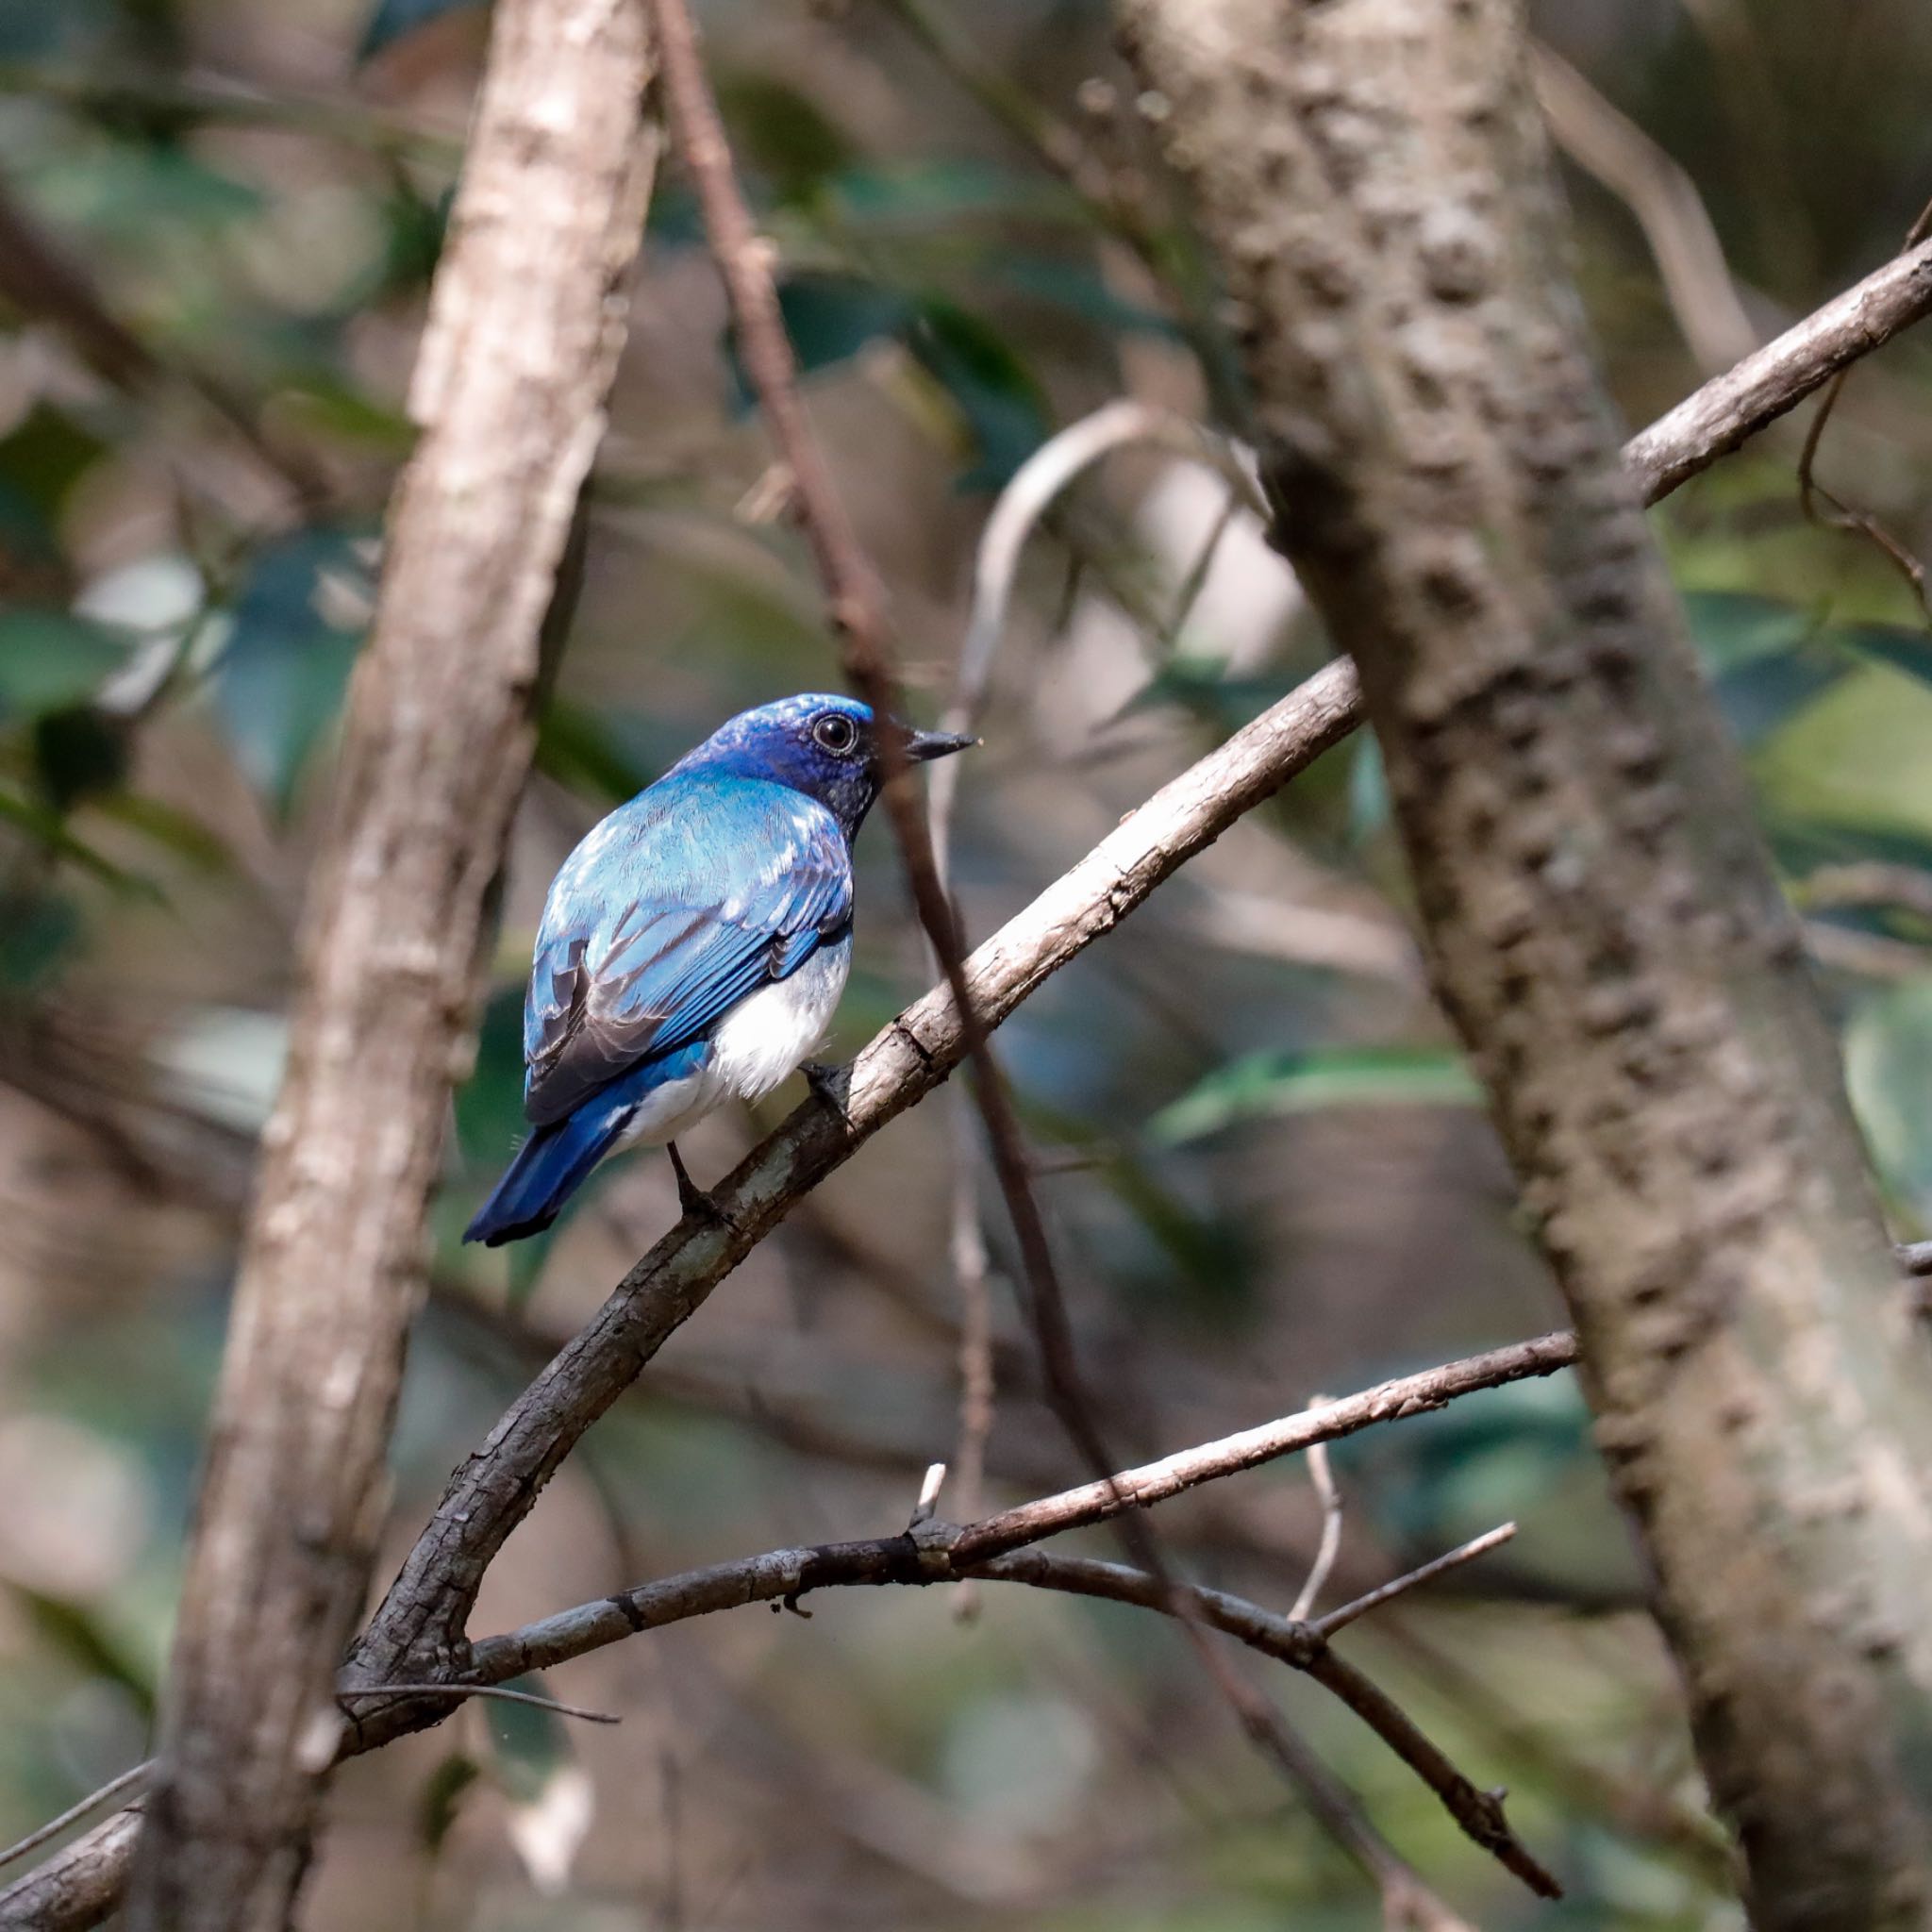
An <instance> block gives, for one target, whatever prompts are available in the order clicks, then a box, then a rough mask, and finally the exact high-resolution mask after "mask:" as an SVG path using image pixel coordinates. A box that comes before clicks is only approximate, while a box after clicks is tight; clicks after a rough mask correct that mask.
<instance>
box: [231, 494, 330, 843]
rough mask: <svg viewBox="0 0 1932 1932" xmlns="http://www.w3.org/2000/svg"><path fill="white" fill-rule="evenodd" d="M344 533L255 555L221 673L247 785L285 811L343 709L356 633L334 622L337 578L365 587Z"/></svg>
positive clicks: (285, 543) (287, 542) (308, 536)
mask: <svg viewBox="0 0 1932 1932" xmlns="http://www.w3.org/2000/svg"><path fill="white" fill-rule="evenodd" d="M352 544H353V540H352V538H351V537H350V535H349V534H348V533H347V532H345V531H341V530H332V529H312V530H302V531H298V532H296V533H295V534H294V535H293V536H291V537H285V538H282V539H280V540H278V541H275V542H273V543H270V544H268V545H266V546H265V547H264V548H263V549H262V550H260V551H259V552H258V553H257V555H256V558H255V559H254V561H253V563H252V564H251V565H250V567H249V571H248V575H247V576H246V578H245V579H244V581H243V583H242V592H241V595H240V597H239V598H238V599H237V600H236V603H235V608H234V611H233V628H232V630H231V631H230V633H229V638H228V643H227V648H226V649H225V651H224V652H223V653H222V657H221V659H220V662H219V663H218V664H217V665H216V667H215V675H214V680H213V687H214V700H215V708H216V710H217V711H218V713H219V714H220V716H221V719H222V722H223V724H225V726H226V728H227V732H228V736H229V738H230V740H231V741H233V743H234V746H235V752H236V756H237V758H239V759H240V761H241V764H242V769H243V770H244V771H245V772H246V773H247V774H248V776H249V777H250V779H251V780H252V781H253V782H254V783H255V785H256V786H257V787H258V789H259V790H260V791H261V792H262V793H263V794H264V795H265V796H266V797H267V798H268V799H269V800H270V801H271V803H272V804H273V805H274V806H275V808H276V809H277V810H278V811H280V812H283V813H284V814H286V813H287V811H288V810H289V808H290V807H291V803H292V802H293V798H294V794H295V788H296V785H297V783H298V782H299V780H300V778H301V775H302V772H303V768H304V766H305V765H306V764H307V762H308V758H309V755H310V754H311V752H312V751H313V750H314V748H315V746H316V744H317V742H318V741H319V740H320V739H321V737H322V735H323V733H324V732H325V731H326V730H327V729H328V728H329V727H330V726H331V725H332V724H334V723H335V720H336V716H337V714H338V712H339V711H340V710H341V704H342V697H343V693H344V692H345V691H346V690H347V689H348V682H349V671H350V667H351V666H352V665H353V664H354V662H355V658H356V653H357V651H358V648H359V647H360V644H361V634H360V632H359V631H356V630H351V629H347V628H344V627H342V626H341V625H338V624H335V623H333V622H331V621H330V618H329V617H328V616H327V615H325V611H324V608H323V599H324V597H325V593H326V590H327V588H328V585H329V583H330V581H331V579H332V578H335V579H340V580H345V581H347V582H348V583H350V584H351V585H354V586H356V587H358V589H359V588H363V587H366V583H367V571H366V568H365V566H364V565H363V564H362V563H361V562H360V560H359V559H358V558H357V556H356V554H355V551H354V549H353V547H352Z"/></svg>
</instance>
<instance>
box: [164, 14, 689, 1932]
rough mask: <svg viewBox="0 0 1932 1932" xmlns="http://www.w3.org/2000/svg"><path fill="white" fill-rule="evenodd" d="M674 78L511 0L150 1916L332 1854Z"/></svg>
mask: <svg viewBox="0 0 1932 1932" xmlns="http://www.w3.org/2000/svg"><path fill="white" fill-rule="evenodd" d="M647 79H648V72H647V55H646V39H645V30H644V22H643V14H642V8H641V0H502V4H500V5H499V6H498V8H497V10H496V19H495V25H494V28H493V33H492V39H491V52H490V59H489V66H488V71H487V74H486V76H485V80H484V84H483V89H482V93H481V97H480V100H479V104H478V108H477V114H476V123H475V132H474V137H473V140H472V142H471V147H470V152H469V157H468V159H467V162H466V165H465V169H464V174H463V182H462V187H461V190H460V192H459V194H458V201H457V207H456V213H455V218H454V222H453V225H452V231H451V238H450V241H449V243H448V245H447V248H446V250H445V253H444V257H443V259H442V262H441V266H440V267H439V269H438V272H437V276H436V283H435V289H434V293H433V297H432V301H431V305H430V315H429V321H428V325H427V328H426V331H425V337H424V341H423V347H422V351H421V355H420V358H419V361H418V365H417V370H416V377H415V384H414V390H413V393H412V397H411V407H412V411H413V413H414V415H415V417H416V420H417V421H418V422H419V423H420V424H421V425H422V427H423V436H422V441H421V442H420V444H419V446H418V448H417V451H416V453H415V456H414V458H413V459H412V460H411V462H410V464H409V466H408V469H407V470H406V472H405V473H404V476H403V479H402V482H401V486H400V488H399V490H398V491H397V494H396V498H395V502H394V504H393V506H392V508H391V518H390V525H389V540H388V558H387V563H386V567H385V570H384V573H383V583H382V591H381V596H380V601H379V606H378V609H377V612H376V619H375V631H374V635H373V637H372V639H371V641H370V645H369V648H368V650H367V652H366V654H365V656H364V659H363V661H362V663H361V665H360V666H359V668H358V674H357V678H356V682H355V688H354V693H353V697H352V700H351V705H350V709H349V716H348V723H347V727H346V733H345V738H344V743H343V752H342V762H341V775H340V778H339V781H338V789H339V798H338V804H337V809H336V815H335V818H334V821H333V824H332V825H331V828H330V832H329V835H328V837H327V840H326V841H325V849H324V852H323V854H322V857H321V859H320V861H319V864H318V870H317V875H316V882H315V885H314V888H313V891H312V893H311V897H310V901H309V905H308V910H307V914H306V918H305V922H304V928H303V938H302V944H301V955H300V991H299V993H298V996H297V1001H296V1007H295V1017H294V1023H293V1029H292V1041H291V1058H290V1066H289V1072H288V1075H287V1078H286V1081H285V1083H284V1086H283V1091H282V1095H281V1099H280V1101H279V1103H278V1105H277V1107H276V1109H275V1117H274V1118H273V1119H272V1120H271V1122H270V1123H269V1125H268V1127H267V1130H266V1132H265V1134H264V1136H263V1145H264V1159H263V1166H262V1171H261V1174H260V1179H259V1182H258V1191H257V1196H256V1201H255V1205H254V1208H253V1210H252V1212H251V1215H250V1219H249V1224H248V1228H247V1232H246V1238H245V1241H244V1245H243V1252H242V1266H241V1274H240V1278H239V1281H238V1285H237V1291H236V1302H235V1312H234V1317H233V1323H232V1326H231V1331H230V1336H229V1343H228V1350H227V1356H226V1359H225V1363H224V1366H223V1374H222V1382H221V1387H220V1390H219V1392H218V1394H217V1398H216V1407H215V1416H214V1421H213V1424H212V1432H211V1441H210V1446H209V1451H208V1468H207V1473H206V1475H205V1477H204V1481H203V1488H202V1495H201V1503H200V1508H199V1513H198V1518H197V1522H196V1526H195V1534H194V1538H193V1544H192V1552H191V1557H190V1564H189V1572H188V1577H187V1583H186V1589H185V1592H184V1596H183V1601H182V1607H181V1620H180V1625H179V1630H178V1634H177V1637H176V1641H175V1653H174V1659H173V1666H172V1670H171V1674H170V1679H169V1687H168V1694H167V1698H166V1703H165V1707H164V1718H163V1725H162V1735H161V1767H160V1775H159V1779H158V1783H157V1785H156V1788H155V1790H154V1791H153V1794H152V1796H151V1798H150V1800H149V1804H148V1820H149V1824H148V1828H147V1829H146V1830H145V1831H144V1832H143V1833H142V1845H141V1851H140V1854H139V1857H137V1861H136V1871H135V1882H134V1887H133V1894H132V1899H131V1902H130V1903H131V1915H132V1920H133V1923H134V1924H136V1925H137V1926H141V1927H144V1928H161V1927H166V1928H169V1932H175V1928H180V1927H208V1928H214V1927H221V1928H224V1932H229V1928H242V1927H274V1926H279V1925H281V1924H284V1923H285V1921H286V1919H287V1917H288V1915H289V1912H290V1910H291V1906H292V1902H293V1898H294V1894H295V1890H296V1887H297V1885H298V1883H299V1880H300V1876H301V1872H302V1868H303V1865H304V1863H305V1861H306V1858H307V1856H308V1840H309V1837H310V1833H311V1829H312V1823H313V1818H314V1813H315V1807H316V1804H317V1801H318V1799H319V1796H320V1791H321V1785H322V1781H323V1777H324V1774H325V1771H326V1769H327V1767H328V1765H329V1763H330V1762H331V1760H332V1759H333V1757H335V1753H336V1747H337V1743H338V1740H339V1736H340V1732H341V1717H340V1714H339V1713H338V1711H337V1708H336V1706H335V1703H334V1701H333V1698H332V1696H331V1687H332V1683H333V1678H334V1674H335V1671H336V1668H337V1666H338V1664H339V1662H340V1660H341V1654H342V1649H343V1646H344V1645H345V1643H346V1642H347V1641H348V1639H349V1636H350V1634H351V1631H352V1629H353V1627H354V1623H355V1619H356V1616H357V1613H358V1610H359V1609H360V1607H361V1605H362V1601H363V1596H364V1592H365V1591H366V1589H367V1585H368V1575H369V1565H370V1560H371V1556H372V1552H373V1547H374V1543H375V1536H376V1532H377V1529H378V1527H379V1525H380V1524H381V1521H382V1516H383V1512H384V1507H385V1505H386V1502H387V1489H386V1477H385V1473H384V1456H385V1452H386V1448H387V1444H388V1439H389V1432H390V1425H391V1417H392V1413H393V1410H394V1406H395V1398H396V1389H397V1383H398V1380H399V1377H400V1374H401V1367H402V1356H403V1343H404V1338H405V1334H406V1332H407V1329H408V1323H409V1319H410V1316H411V1314H412V1313H413V1312H414V1310H415V1307H416V1306H417V1302H418V1299H419V1295H420V1292H421V1289H422V1282H423V1261H424V1256H423V1248H424V1215H425V1206H426V1203H427V1200H428V1195H429V1191H430V1188H431V1186H432V1184H433V1182H434V1180H435V1178H436V1174H437V1171H438V1166H439V1160H440V1155H441V1143H442V1135H443V1124H444V1119H445V1116H446V1114H447V1111H448V1105H449V1093H450V1088H451V1085H452V1082H453V1081H454V1080H455V1079H456V1078H457V1077H458V1075H460V1074H461V1073H462V1072H463V1071H464V1069H465V1067H466V1065H467V1062H468V1058H469V1055H470V1052H471V1035H470V1024H469V1022H470V1011H471V1007H472V1004H473V1000H472V995H473V991H474V981H475V955H476V951H477V941H478V937H479V933H480V931H481V926H482V918H483V907H484V900H485V893H486V891H487V889H488V887H489V884H490V881H491V876H492V875H493V874H494V873H495V871H496V868H497V866H498V864H499V863H500V861H501V858H502V853H503V847H504V841H505V838H506V835H507V832H508V824H509V818H510V814H511V811H512V809H513V808H514V806H515V802H516V797H517V793H518V791H519V789H520V787H521V784H522V781H523V777H524V774H525V768H526V766H527V763H528V758H529V749H530V739H531V732H530V725H529V722H528V718H527V710H528V705H527V698H528V694H529V691H530V688H531V685H532V682H533V680H534V677H535V675H536V671H537V661H538V635H539V629H540V626H541V622H542V618H543V614H544V609H545V607H546V604H547V603H548V600H549V598H550V594H551V588H552V582H553V578H554V575H555V572H556V568H557V564H558V558H559V556H560V555H561V552H562V548H563V544H564V541H565V536H566V533H567V530H568V528H569V525H570V520H571V511H572V506H573V503H574V501H575V495H576V491H577V488H578V485H579V483H580V482H581V481H582V478H583V475H584V474H585V471H586V470H587V468H588V466H589V463H590V459H591V452H592V451H593V449H594V447H595V445H596V441H597V439H598V436H599V433H600V430H601V427H602V420H603V417H602V411H603V402H604V395H605V391H606V389H607V388H608V383H609V379H610V375H611V371H612V368H613V365H614V363H615V360H616V357H617V352H618V349H619V347H620V346H621V344H622V341H623V337H624V306H623V300H622V293H623V289H624V286H625V279H626V276H627V273H628V270H629V267H630V264H631V261H632V258H633V257H634V255H635V253H636V249H637V245H638V240H639V235H640V232H641V225H642V221H643V213H644V204H645V198H646V195H647V192H648V187H649V181H650V175H651V167H652V160H653V158H654V153H655V148H654V143H653V142H652V140H651V138H650V137H649V135H648V133H647V131H646V128H645V125H644V122H643V118H642V110H643V101H644V90H645V85H646V81H647Z"/></svg>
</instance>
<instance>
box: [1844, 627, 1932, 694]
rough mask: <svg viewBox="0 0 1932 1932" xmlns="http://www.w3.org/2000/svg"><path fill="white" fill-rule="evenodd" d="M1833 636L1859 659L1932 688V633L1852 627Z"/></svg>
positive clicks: (1905, 629) (1845, 628)
mask: <svg viewBox="0 0 1932 1932" xmlns="http://www.w3.org/2000/svg"><path fill="white" fill-rule="evenodd" d="M1832 634H1833V636H1834V637H1836V638H1837V639H1839V641H1840V642H1841V643H1842V644H1843V645H1844V647H1845V648H1846V649H1847V650H1848V651H1851V652H1854V653H1855V654H1856V655H1857V656H1858V657H1860V658H1867V659H1872V660H1874V661H1876V662H1878V663H1880V664H1890V666H1891V667H1892V669H1893V670H1894V671H1903V672H1904V673H1905V674H1906V675H1907V677H1915V678H1917V679H1918V680H1919V682H1920V683H1921V684H1932V633H1928V632H1926V631H1925V630H1924V629H1923V628H1919V627H1915V626H1913V625H1904V624H1848V625H1839V626H1837V627H1836V628H1835V629H1834V631H1833V633H1832Z"/></svg>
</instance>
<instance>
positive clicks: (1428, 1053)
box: [1147, 1046, 1483, 1147]
mask: <svg viewBox="0 0 1932 1932" xmlns="http://www.w3.org/2000/svg"><path fill="white" fill-rule="evenodd" d="M1482 1097H1483V1096H1482V1090H1481V1089H1480V1088H1479V1087H1478V1086H1477V1085H1476V1083H1475V1081H1474V1078H1473V1077H1472V1075H1471V1074H1470V1072H1469V1069H1468V1068H1467V1067H1466V1066H1465V1065H1464V1064H1463V1062H1462V1059H1461V1057H1460V1056H1459V1055H1457V1054H1456V1053H1454V1052H1452V1051H1451V1050H1450V1049H1448V1048H1447V1047H1425V1046H1418V1047H1406V1046H1391V1047H1382V1046H1362V1047H1341V1048H1324V1049H1321V1050H1318V1051H1316V1052H1313V1053H1258V1054H1250V1055H1248V1056H1247V1057H1246V1058H1243V1059H1239V1060H1237V1061H1235V1062H1234V1064H1233V1065H1232V1066H1227V1067H1223V1068H1220V1069H1219V1070H1218V1071H1216V1072H1215V1073H1212V1074H1208V1077H1207V1078H1206V1079H1205V1080H1203V1081H1201V1082H1200V1084H1199V1085H1198V1086H1196V1087H1194V1088H1193V1089H1191V1091H1189V1092H1187V1093H1184V1094H1183V1095H1182V1096H1181V1097H1180V1098H1179V1099H1178V1100H1176V1101H1174V1102H1173V1103H1171V1104H1170V1105H1169V1106H1167V1107H1164V1108H1161V1110H1160V1111H1159V1112H1158V1114H1156V1115H1155V1116H1154V1118H1153V1120H1152V1121H1150V1122H1149V1123H1148V1125H1147V1133H1148V1137H1149V1139H1151V1140H1153V1141H1157V1142H1158V1143H1159V1144H1161V1145H1164V1146H1169V1147H1177V1146H1180V1145H1182V1144H1184V1143H1185V1142H1187V1141H1199V1140H1204V1139H1205V1138H1206V1137H1207V1136H1208V1135H1209V1134H1216V1133H1219V1132H1220V1131H1221V1130H1222V1129H1223V1128H1224V1127H1227V1126H1231V1125H1233V1124H1235V1123H1236V1122H1237V1121H1244V1120H1257V1119H1266V1118H1268V1117H1270V1116H1274V1115H1279V1114H1291V1113H1306V1112H1308V1111H1310V1110H1311V1109H1313V1108H1324V1107H1476V1106H1479V1105H1480V1104H1481V1102H1482Z"/></svg>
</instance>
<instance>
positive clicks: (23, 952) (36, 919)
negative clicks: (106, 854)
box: [0, 798, 85, 992]
mask: <svg viewBox="0 0 1932 1932" xmlns="http://www.w3.org/2000/svg"><path fill="white" fill-rule="evenodd" d="M5 802H6V801H5V799H4V798H0V807H4V805H5ZM84 930H85V928H84V926H83V924H82V921H81V916H80V908H78V907H77V906H76V905H75V903H74V901H73V900H72V899H70V898H68V897H67V896H66V895H65V894H64V893H59V892H52V891H46V890H44V889H42V890H39V891H26V892H5V891H0V987H7V988H8V989H10V990H11V991H16V992H31V991H35V990H36V989H37V988H40V987H42V986H44V985H46V983H47V982H48V981H49V980H50V979H52V978H53V976H54V975H55V974H56V973H58V971H59V969H60V968H61V967H62V966H64V965H65V964H66V963H67V961H68V960H69V959H71V958H73V957H74V954H75V951H76V949H77V948H78V947H79V944H80V941H81V937H82V934H83V932H84Z"/></svg>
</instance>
